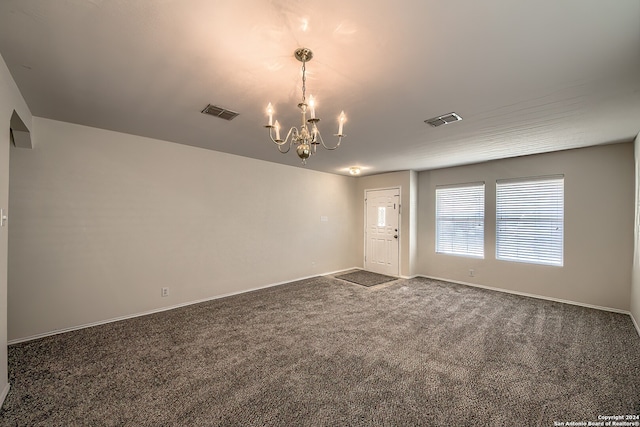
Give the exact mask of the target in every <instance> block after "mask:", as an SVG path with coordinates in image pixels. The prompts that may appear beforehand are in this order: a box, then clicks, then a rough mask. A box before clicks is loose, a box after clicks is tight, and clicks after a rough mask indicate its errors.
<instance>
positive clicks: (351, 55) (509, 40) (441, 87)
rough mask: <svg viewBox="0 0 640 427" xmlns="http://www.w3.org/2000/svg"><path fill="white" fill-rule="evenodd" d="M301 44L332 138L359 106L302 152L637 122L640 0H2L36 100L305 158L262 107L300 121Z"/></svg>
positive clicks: (68, 117) (452, 159)
mask: <svg viewBox="0 0 640 427" xmlns="http://www.w3.org/2000/svg"><path fill="white" fill-rule="evenodd" d="M301 46H305V47H309V48H311V49H312V50H313V52H314V58H313V60H312V61H311V62H309V63H308V64H307V91H308V94H313V95H314V96H315V97H316V98H317V100H318V107H317V111H318V116H319V117H320V118H321V119H322V121H321V122H320V129H321V131H322V134H323V135H324V137H325V140H330V139H331V136H332V134H334V133H336V131H337V124H336V118H337V116H338V114H339V113H340V111H341V110H344V111H345V112H346V113H347V116H348V122H347V123H346V125H345V133H346V134H347V137H346V138H345V139H344V140H343V142H342V146H341V147H340V148H339V149H338V150H336V151H324V150H323V151H322V152H319V153H318V154H317V155H314V156H312V158H311V159H310V160H309V162H308V164H307V166H305V167H306V168H309V169H316V170H322V171H326V172H331V173H347V172H346V171H347V169H348V167H349V166H355V165H357V166H360V167H362V168H363V173H364V174H371V173H379V172H385V171H392V170H404V169H414V170H424V169H432V168H439V167H446V166H452V165H459V164H466V163H475V162H480V161H486V160H491V159H497V158H504V157H513V156H519V155H526V154H533V153H540V152H547V151H554V150H561V149H568V148H576V147H583V146H588V145H594V144H604V143H611V142H619V141H627V140H631V139H632V138H633V137H635V135H636V134H637V133H638V131H639V130H640V1H638V0H615V1H602V0H561V1H558V0H535V1H534V0H520V1H513V0H483V1H481V2H472V1H467V0H459V1H456V0H451V1H447V2H440V1H437V2H436V1H431V0H400V1H382V0H381V1H378V0H373V1H372V0H351V1H345V0H340V1H338V0H323V1H322V2H319V1H305V0H271V1H265V0H234V1H224V2H223V1H211V0H56V1H43V0H2V2H0V53H1V54H2V56H3V58H4V60H5V61H6V63H7V65H8V67H9V69H10V71H11V73H12V75H13V77H14V79H15V81H16V83H17V84H18V87H19V88H20V90H21V92H22V94H23V96H24V98H25V99H26V101H27V104H28V105H29V107H30V108H31V111H32V113H33V114H34V115H36V116H39V117H46V118H51V119H56V120H62V121H67V122H72V123H79V124H83V125H88V126H94V127H99V128H104V129H111V130H116V131H121V132H127V133H131V134H135V135H143V136H148V137H152V138H158V139H163V140H168V141H172V142H176V143H181V144H187V145H192V146H198V147H203V148H208V149H212V150H218V151H223V152H228V153H233V154H238V155H241V156H247V157H253V158H258V159H263V160H267V161H273V162H279V163H284V164H289V165H294V166H301V164H300V160H299V159H298V158H297V156H296V155H295V154H294V153H293V151H292V152H290V153H289V154H286V155H282V154H280V153H278V151H277V149H276V147H275V145H274V144H273V143H271V142H270V140H269V139H268V135H267V131H266V129H265V128H264V127H263V125H264V124H266V121H267V117H266V115H265V107H266V105H267V103H268V102H271V103H273V105H274V106H275V108H276V116H277V118H278V120H279V121H280V122H281V123H283V124H284V125H285V126H291V125H297V124H298V121H299V113H298V110H297V107H296V105H297V103H298V102H299V101H300V96H301V94H300V86H301V82H300V63H299V62H298V61H296V59H295V58H294V57H293V51H294V50H295V49H296V48H297V47H301ZM209 103H212V104H216V105H219V106H222V107H225V108H228V109H230V110H233V111H237V112H239V113H240V116H238V117H237V118H235V119H234V120H232V121H224V120H220V119H217V118H214V117H211V116H207V115H203V114H200V110H201V109H203V108H204V107H205V106H206V105H207V104H209ZM453 111H455V112H456V113H458V114H460V115H461V116H462V117H463V120H462V121H461V122H457V123H452V124H449V125H446V126H440V127H438V128H432V127H430V126H429V125H427V124H425V123H424V120H425V119H428V118H431V117H434V116H438V115H441V114H446V113H450V112H453Z"/></svg>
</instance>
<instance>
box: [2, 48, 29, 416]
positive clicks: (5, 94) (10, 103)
mask: <svg viewBox="0 0 640 427" xmlns="http://www.w3.org/2000/svg"><path fill="white" fill-rule="evenodd" d="M14 111H15V112H16V113H17V114H18V116H19V117H20V119H21V120H22V122H23V123H24V124H25V125H26V126H27V128H30V127H31V112H30V111H29V108H28V107H27V104H26V102H25V101H24V99H23V97H22V95H21V94H20V91H19V90H18V87H17V86H16V83H15V81H14V80H13V77H11V73H9V69H8V68H7V65H6V64H5V62H4V59H3V58H2V56H0V208H2V209H3V210H6V211H8V212H9V158H10V156H9V147H10V144H11V142H10V140H11V138H10V121H11V116H12V115H13V113H14ZM11 213H12V212H9V215H7V216H8V217H10V218H9V219H10V220H12V219H13V216H12V215H10V214H11ZM9 227H11V224H10V223H7V226H5V227H1V228H0V404H2V402H3V401H4V398H5V396H6V394H7V392H8V391H9V383H8V372H7V256H8V255H7V254H8V250H7V241H8V234H9V233H8V230H9Z"/></svg>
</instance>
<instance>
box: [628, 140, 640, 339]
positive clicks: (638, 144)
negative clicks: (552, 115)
mask: <svg viewBox="0 0 640 427" xmlns="http://www.w3.org/2000/svg"><path fill="white" fill-rule="evenodd" d="M633 147H634V158H635V227H634V233H633V235H634V251H633V280H632V282H631V303H630V304H631V310H630V311H631V317H632V318H633V321H634V323H635V325H636V328H637V329H638V333H639V334H640V133H639V134H638V136H636V139H635V141H634V143H633Z"/></svg>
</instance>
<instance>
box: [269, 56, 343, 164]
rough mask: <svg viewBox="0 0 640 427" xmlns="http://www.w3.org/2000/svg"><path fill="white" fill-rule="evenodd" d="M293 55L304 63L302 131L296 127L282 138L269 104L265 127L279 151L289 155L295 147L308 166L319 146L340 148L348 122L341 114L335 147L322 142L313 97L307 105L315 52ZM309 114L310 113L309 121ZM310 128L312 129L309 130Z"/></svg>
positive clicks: (301, 107)
mask: <svg viewBox="0 0 640 427" xmlns="http://www.w3.org/2000/svg"><path fill="white" fill-rule="evenodd" d="M293 55H294V56H295V57H296V59H297V60H298V61H300V62H302V102H301V103H299V104H298V108H300V110H301V112H302V124H301V125H300V129H298V128H296V127H295V126H294V127H292V128H291V129H289V132H287V136H286V137H285V138H284V139H282V138H280V123H278V121H277V120H276V121H275V122H274V121H273V113H274V112H275V110H274V109H273V105H271V103H269V105H268V106H267V116H268V117H269V124H267V125H265V127H266V128H267V129H269V137H270V138H271V141H273V142H274V143H275V144H276V145H277V146H278V151H280V152H281V153H282V154H285V153H288V152H289V150H290V149H291V146H292V145H295V146H296V153H297V154H298V157H300V158H301V159H302V164H307V159H308V158H309V156H311V155H312V154H314V153H315V152H316V149H317V147H318V145H320V144H322V146H323V147H324V148H326V149H327V150H335V149H336V148H338V147H339V146H340V143H341V142H342V138H343V137H344V136H345V135H344V134H343V133H342V132H343V129H344V122H346V121H347V116H345V114H344V111H343V112H341V113H340V116H338V133H337V134H334V135H333V136H335V137H337V138H338V143H337V144H336V145H335V146H333V147H329V146H327V145H326V144H325V143H324V141H323V140H322V135H320V130H318V126H317V125H318V122H319V121H320V119H319V118H317V117H316V108H315V100H314V99H313V96H309V103H308V104H307V97H306V96H307V93H306V92H307V87H306V82H307V76H306V63H307V62H309V61H311V58H313V52H311V49H308V48H306V47H301V48H299V49H296V51H295V52H294V54H293ZM307 113H309V118H308V119H307ZM307 124H308V125H307ZM309 127H310V128H311V129H309ZM274 134H275V135H274Z"/></svg>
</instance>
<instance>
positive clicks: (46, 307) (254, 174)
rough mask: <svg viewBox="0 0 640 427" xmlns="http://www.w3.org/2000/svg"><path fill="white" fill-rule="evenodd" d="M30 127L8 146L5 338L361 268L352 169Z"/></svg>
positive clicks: (65, 126) (77, 129)
mask: <svg viewBox="0 0 640 427" xmlns="http://www.w3.org/2000/svg"><path fill="white" fill-rule="evenodd" d="M33 136H34V140H35V146H36V148H34V149H33V150H18V149H12V150H11V183H12V185H11V194H10V198H11V205H12V211H13V212H12V214H13V223H12V227H11V230H10V236H9V311H8V313H9V325H8V329H9V340H18V339H24V338H27V337H32V336H36V335H38V334H46V333H49V332H51V331H56V330H61V329H66V328H73V327H77V326H80V325H86V324H90V323H94V322H101V321H105V320H108V319H113V318H118V317H123V316H128V315H133V314H136V313H143V312H147V311H152V310H156V309H160V308H162V307H167V306H173V305H177V304H182V303H187V302H191V301H197V300H201V299H206V298H210V297H214V296H219V295H224V294H229V293H234V292H240V291H245V290H249V289H252V288H256V287H260V286H265V285H268V284H274V283H279V282H284V281H289V280H293V279H297V278H301V277H306V276H309V275H314V274H321V273H326V272H332V271H337V270H342V269H347V268H351V267H354V266H358V265H360V264H361V259H360V258H359V257H358V256H357V254H358V245H356V243H355V242H356V239H355V236H356V234H357V233H356V231H355V230H356V229H357V227H356V221H355V218H356V217H357V215H356V212H357V210H358V209H359V201H360V200H359V197H358V195H357V194H358V193H356V180H355V179H353V178H351V177H344V176H338V175H333V174H326V173H319V172H314V171H309V170H306V169H302V168H294V167H289V166H283V165H278V164H274V163H268V162H263V161H257V160H252V159H247V158H243V157H238V156H232V155H227V154H223V153H218V152H214V151H209V150H203V149H199V148H194V147H188V146H184V145H179V144H174V143H169V142H164V141H158V140H153V139H148V138H142V137H137V136H133V135H127V134H122V133H117V132H111V131H105V130H100V129H95V128H90V127H85V126H78V125H73V124H69V123H63V122H59V121H53V120H47V119H41V118H34V119H33ZM5 145H7V144H5ZM321 216H327V217H328V219H329V220H328V221H327V222H322V221H321V219H320V218H321ZM162 287H169V288H170V296H169V297H165V298H162V297H161V296H160V289H161V288H162ZM2 366H3V367H4V366H6V363H3V364H2Z"/></svg>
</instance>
